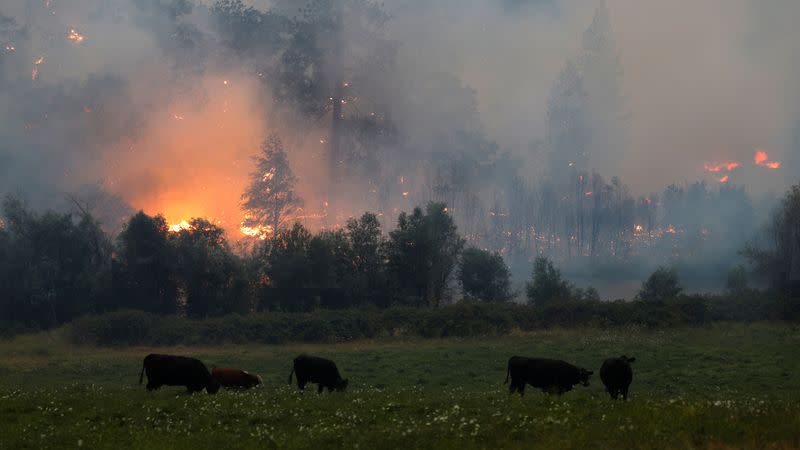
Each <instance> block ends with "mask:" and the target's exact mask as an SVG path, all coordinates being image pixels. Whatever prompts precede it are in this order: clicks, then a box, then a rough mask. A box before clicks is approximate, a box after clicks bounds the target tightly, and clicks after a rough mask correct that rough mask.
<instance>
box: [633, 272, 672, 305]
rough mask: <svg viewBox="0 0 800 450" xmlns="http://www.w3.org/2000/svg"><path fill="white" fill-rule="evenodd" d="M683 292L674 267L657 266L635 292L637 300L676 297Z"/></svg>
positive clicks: (658, 299)
mask: <svg viewBox="0 0 800 450" xmlns="http://www.w3.org/2000/svg"><path fill="white" fill-rule="evenodd" d="M681 292H683V287H682V286H681V285H680V282H679V281H678V272H677V271H676V270H675V269H674V268H666V267H659V268H658V269H656V271H655V272H653V274H652V275H650V278H648V279H647V281H645V282H644V283H642V289H641V290H640V291H639V293H638V294H636V299H637V300H644V301H663V300H667V299H671V298H676V297H678V295H680V293H681Z"/></svg>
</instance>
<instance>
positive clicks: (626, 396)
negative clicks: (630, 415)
mask: <svg viewBox="0 0 800 450" xmlns="http://www.w3.org/2000/svg"><path fill="white" fill-rule="evenodd" d="M622 399H623V400H627V399H628V388H627V387H625V388H622Z"/></svg>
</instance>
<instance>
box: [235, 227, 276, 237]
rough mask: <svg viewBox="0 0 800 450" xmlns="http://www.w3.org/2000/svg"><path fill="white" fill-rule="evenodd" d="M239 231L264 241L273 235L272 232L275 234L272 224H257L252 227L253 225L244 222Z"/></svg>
mask: <svg viewBox="0 0 800 450" xmlns="http://www.w3.org/2000/svg"><path fill="white" fill-rule="evenodd" d="M239 232H240V233H242V234H243V235H245V236H250V237H255V238H259V239H261V240H262V241H263V240H266V239H267V238H268V237H270V236H272V234H273V230H272V226H271V225H267V226H262V225H257V226H253V227H251V226H247V225H244V224H242V226H240V227H239Z"/></svg>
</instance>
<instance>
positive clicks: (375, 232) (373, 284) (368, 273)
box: [346, 213, 391, 307]
mask: <svg viewBox="0 0 800 450" xmlns="http://www.w3.org/2000/svg"><path fill="white" fill-rule="evenodd" d="M346 233H347V239H348V241H349V244H350V251H351V252H352V253H351V257H350V259H351V260H350V264H349V266H348V269H347V270H349V271H351V272H352V273H351V283H350V284H349V285H348V286H347V289H348V291H349V296H350V297H351V298H352V301H353V303H354V304H356V305H364V304H367V303H372V304H374V305H376V306H382V307H386V306H389V303H390V301H391V298H390V296H389V293H388V286H387V283H388V279H387V274H386V266H385V264H384V259H385V250H386V249H385V239H384V237H383V235H382V234H381V224H380V222H379V221H378V217H377V216H376V215H375V214H372V213H364V215H362V216H361V218H359V219H350V220H348V221H347V227H346Z"/></svg>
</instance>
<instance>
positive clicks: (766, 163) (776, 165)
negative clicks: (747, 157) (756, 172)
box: [753, 149, 781, 169]
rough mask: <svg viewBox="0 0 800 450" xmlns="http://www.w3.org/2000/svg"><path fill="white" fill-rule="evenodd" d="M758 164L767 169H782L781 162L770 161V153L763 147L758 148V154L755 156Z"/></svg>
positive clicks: (754, 158)
mask: <svg viewBox="0 0 800 450" xmlns="http://www.w3.org/2000/svg"><path fill="white" fill-rule="evenodd" d="M753 160H754V161H755V163H756V165H757V166H761V167H766V168H767V169H780V168H781V163H780V162H778V161H770V160H769V155H768V154H767V152H765V151H764V150H762V149H758V150H756V154H755V156H754V157H753Z"/></svg>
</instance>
